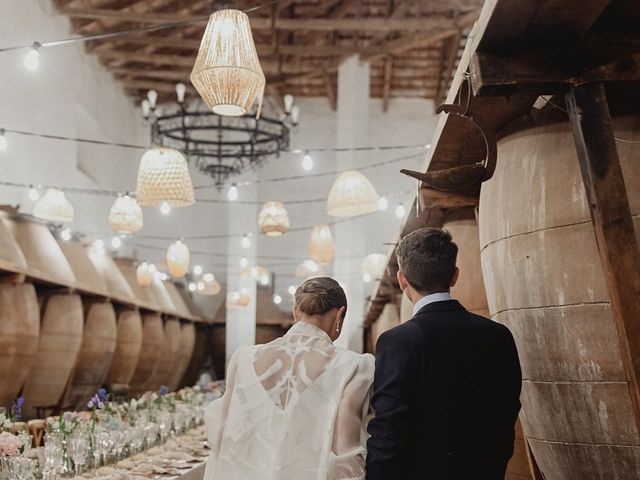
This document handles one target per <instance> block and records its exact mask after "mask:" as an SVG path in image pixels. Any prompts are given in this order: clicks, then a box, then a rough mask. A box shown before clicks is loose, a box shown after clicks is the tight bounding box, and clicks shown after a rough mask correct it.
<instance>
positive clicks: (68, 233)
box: [60, 228, 71, 242]
mask: <svg viewBox="0 0 640 480" xmlns="http://www.w3.org/2000/svg"><path fill="white" fill-rule="evenodd" d="M60 238H61V239H62V240H64V241H65V242H68V241H69V240H71V230H69V229H68V228H64V229H63V230H62V231H61V232H60Z"/></svg>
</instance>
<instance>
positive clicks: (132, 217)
mask: <svg viewBox="0 0 640 480" xmlns="http://www.w3.org/2000/svg"><path fill="white" fill-rule="evenodd" d="M142 222H143V220H142V209H141V208H140V205H138V202H137V201H136V199H135V198H133V197H130V196H129V195H123V196H120V197H118V198H116V201H115V202H113V206H112V207H111V211H110V212H109V225H111V228H113V229H114V230H115V231H116V232H118V233H122V234H123V235H131V234H132V233H135V232H137V231H138V230H140V229H141V228H142Z"/></svg>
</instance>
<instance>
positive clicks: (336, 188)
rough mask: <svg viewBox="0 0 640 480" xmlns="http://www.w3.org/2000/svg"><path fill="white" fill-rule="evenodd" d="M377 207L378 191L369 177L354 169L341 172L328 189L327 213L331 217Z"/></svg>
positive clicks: (344, 215) (349, 215)
mask: <svg viewBox="0 0 640 480" xmlns="http://www.w3.org/2000/svg"><path fill="white" fill-rule="evenodd" d="M377 209H378V192H376V189H375V188H374V187H373V185H372V184H371V182H370V181H369V179H368V178H367V177H365V176H364V175H363V174H361V173H360V172H358V171H356V170H348V171H346V172H343V173H341V174H340V176H339V177H338V178H337V179H336V181H335V182H334V183H333V186H332V187H331V190H330V191H329V199H328V201H327V213H328V214H329V215H331V216H332V217H353V216H355V215H364V214H366V213H371V212H375V211H376V210H377Z"/></svg>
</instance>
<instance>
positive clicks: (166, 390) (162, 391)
mask: <svg viewBox="0 0 640 480" xmlns="http://www.w3.org/2000/svg"><path fill="white" fill-rule="evenodd" d="M168 393H169V387H167V386H166V385H162V386H161V387H160V391H159V392H158V394H160V396H161V397H164V396H165V395H167V394H168Z"/></svg>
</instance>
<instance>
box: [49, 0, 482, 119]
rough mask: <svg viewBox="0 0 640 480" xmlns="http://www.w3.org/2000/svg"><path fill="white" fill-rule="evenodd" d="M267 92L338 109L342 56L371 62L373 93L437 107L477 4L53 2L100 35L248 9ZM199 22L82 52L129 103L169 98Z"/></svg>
mask: <svg viewBox="0 0 640 480" xmlns="http://www.w3.org/2000/svg"><path fill="white" fill-rule="evenodd" d="M265 3H267V5H266V6H264V7H263V8H260V9H258V10H256V11H254V12H251V13H249V16H250V17H251V24H252V28H253V35H254V40H255V42H256V46H257V49H258V54H259V56H260V60H261V64H262V68H263V70H264V72H265V74H266V76H267V89H268V93H270V94H273V95H277V96H282V95H283V94H284V93H291V94H293V95H296V96H326V97H327V98H328V99H329V101H330V102H331V104H332V105H333V106H334V108H335V102H336V89H337V88H336V81H337V79H336V72H337V66H338V64H339V62H340V61H341V59H342V58H344V57H345V56H348V55H350V54H354V53H359V54H360V56H361V58H362V59H363V60H365V61H369V62H370V64H371V96H373V97H378V98H383V99H384V108H385V110H386V108H387V107H388V103H389V99H390V98H392V97H422V98H431V99H435V101H436V103H440V102H441V101H442V100H443V98H444V97H445V95H446V93H447V89H448V87H449V85H450V81H451V77H452V73H453V72H454V71H455V68H456V65H457V63H458V61H459V58H460V56H461V52H462V49H463V48H464V43H465V40H466V34H467V32H468V31H469V28H470V26H471V25H472V24H473V22H474V21H475V20H476V19H477V18H478V15H479V11H480V7H481V6H482V3H483V1H482V0H413V1H412V0H279V1H278V2H276V3H275V4H274V3H271V2H268V1H267V0H238V1H235V2H225V4H224V5H223V4H222V3H221V2H215V1H211V0H55V4H56V7H57V9H58V11H59V13H61V14H64V15H67V16H68V17H69V18H70V19H71V21H72V24H73V29H74V30H75V32H76V33H78V34H82V35H90V34H99V33H104V32H113V31H118V30H125V29H131V28H136V27H143V26H153V25H161V24H164V23H173V22H180V21H183V20H190V19H201V18H202V17H203V16H206V15H208V14H209V13H211V12H212V11H214V10H216V9H218V8H223V7H233V8H240V9H248V8H250V7H254V6H256V5H260V4H265ZM205 25H206V23H205V22H203V21H200V22H197V23H193V24H189V25H186V26H182V27H177V28H172V29H168V30H160V31H156V32H147V33H136V34H133V35H127V36H123V37H118V38H111V39H107V40H100V41H91V42H87V51H88V52H90V53H92V54H94V55H97V56H98V57H99V58H100V61H101V62H102V63H103V64H104V65H106V66H107V67H108V68H109V70H111V71H112V72H113V74H114V75H115V76H116V78H118V79H119V80H120V81H121V82H122V84H123V85H124V87H125V89H126V91H127V93H128V94H130V95H131V96H132V97H134V98H135V99H136V100H140V99H141V98H143V97H144V96H145V95H146V92H147V91H148V90H149V89H155V90H157V91H158V93H159V94H160V100H170V99H172V98H174V95H175V94H174V93H173V92H174V86H175V84H176V83H177V82H184V83H185V84H187V85H188V86H189V89H188V90H187V94H188V95H189V94H190V95H195V90H194V89H193V88H192V87H191V86H190V83H189V74H190V72H191V68H192V66H193V62H194V59H195V56H196V53H197V50H198V47H199V44H200V38H201V35H202V33H203V31H204V27H205Z"/></svg>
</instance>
